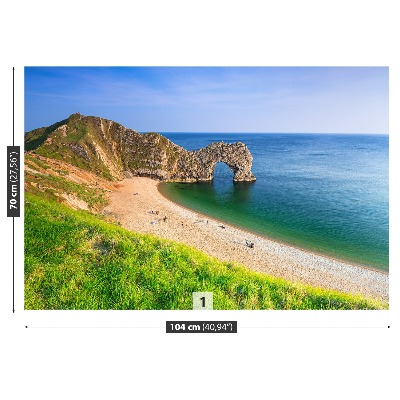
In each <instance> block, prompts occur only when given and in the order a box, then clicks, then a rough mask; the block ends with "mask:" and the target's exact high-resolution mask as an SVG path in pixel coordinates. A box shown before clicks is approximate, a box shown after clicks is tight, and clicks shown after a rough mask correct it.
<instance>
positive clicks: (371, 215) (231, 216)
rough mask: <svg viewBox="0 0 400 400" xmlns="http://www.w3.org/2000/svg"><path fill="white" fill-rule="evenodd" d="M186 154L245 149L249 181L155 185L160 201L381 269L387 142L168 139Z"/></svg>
mask: <svg viewBox="0 0 400 400" xmlns="http://www.w3.org/2000/svg"><path fill="white" fill-rule="evenodd" d="M162 134H163V135H164V136H166V137H167V138H168V139H170V140H171V141H172V142H174V143H176V144H178V145H179V146H182V147H183V148H185V149H186V150H198V149H199V148H201V147H205V146H207V145H208V144H210V143H212V142H219V141H223V142H225V143H234V142H237V141H240V142H242V143H245V144H246V145H247V147H248V149H249V150H250V152H251V154H252V156H253V166H252V172H253V173H254V175H255V176H256V178H257V180H256V181H255V182H236V183H235V182H233V173H232V172H231V170H230V169H229V167H228V166H227V165H226V164H224V163H217V165H216V167H215V172H214V179H213V181H211V182H200V183H161V185H160V186H159V190H160V192H161V194H162V195H164V196H165V197H167V198H168V199H170V200H172V201H174V202H176V203H178V204H180V205H182V206H184V207H187V208H190V209H192V210H195V211H196V212H199V213H201V214H204V215H207V216H210V217H212V218H216V219H218V220H220V221H223V222H226V223H229V224H232V225H235V226H237V227H239V228H243V229H245V230H247V231H251V232H254V233H256V234H258V235H260V236H264V237H268V238H271V239H274V240H277V241H280V242H283V243H287V244H289V245H293V246H296V247H300V248H303V249H307V250H310V251H313V252H315V253H319V254H324V255H326V256H329V257H333V258H336V259H340V260H344V261H348V262H350V263H354V264H358V265H363V266H366V267H370V268H374V269H379V270H384V271H388V270H389V180H388V179H389V178H388V175H389V174H388V169H389V165H388V158H389V157H388V155H389V136H388V135H363V134H357V135H353V134H346V135H343V134H272V133H268V134H261V133H257V134H250V133H249V134H236V133H217V134H216V133H190V132H187V133H171V132H163V133H162Z"/></svg>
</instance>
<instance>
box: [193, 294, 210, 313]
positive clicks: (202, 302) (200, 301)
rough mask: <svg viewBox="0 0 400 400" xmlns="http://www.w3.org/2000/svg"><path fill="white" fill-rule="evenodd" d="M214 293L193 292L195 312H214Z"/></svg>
mask: <svg viewBox="0 0 400 400" xmlns="http://www.w3.org/2000/svg"><path fill="white" fill-rule="evenodd" d="M212 309H213V294H212V292H193V310H212Z"/></svg>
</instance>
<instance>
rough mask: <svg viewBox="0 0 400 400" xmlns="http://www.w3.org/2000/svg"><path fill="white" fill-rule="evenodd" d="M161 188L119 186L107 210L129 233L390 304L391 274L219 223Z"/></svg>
mask: <svg viewBox="0 0 400 400" xmlns="http://www.w3.org/2000/svg"><path fill="white" fill-rule="evenodd" d="M158 184H159V182H158V181H156V180H153V179H150V178H144V177H135V178H130V179H124V180H123V181H120V182H118V183H116V184H115V185H114V190H113V191H112V193H111V194H110V204H109V205H108V206H106V207H105V208H104V210H103V212H104V213H108V214H111V215H112V216H113V217H114V218H115V219H116V220H118V221H119V222H120V224H121V226H122V227H124V228H126V229H128V230H131V231H135V232H139V233H150V234H153V235H156V236H159V237H162V238H165V239H170V240H174V241H176V242H180V243H184V244H187V245H189V246H191V247H194V248H197V249H198V250H200V251H202V252H204V253H206V254H208V255H210V256H213V257H215V258H217V259H219V260H221V261H230V262H236V263H238V264H242V265H244V266H245V267H246V268H248V269H251V270H253V271H256V272H261V273H264V274H268V275H272V276H276V277H279V278H283V279H286V280H289V281H292V282H301V283H305V284H308V285H311V286H316V287H320V288H324V289H331V290H337V291H340V292H344V293H352V294H361V295H363V296H365V297H370V298H377V299H380V300H384V301H388V300H389V276H388V273H387V272H386V271H380V270H377V269H373V268H370V267H368V266H363V265H357V264H353V263H350V262H347V261H343V260H339V259H335V258H333V257H329V256H325V255H322V254H318V253H315V252H312V251H310V250H306V249H302V248H300V247H296V246H292V245H288V244H285V243H283V242H279V241H276V240H275V239H270V238H268V237H265V236H261V235H258V234H255V233H253V232H250V231H247V230H245V229H243V228H240V227H236V226H234V225H232V224H227V223H225V222H222V221H218V220H216V219H215V218H212V217H208V216H206V215H204V214H201V213H198V212H196V211H194V210H191V209H189V208H186V207H184V206H181V205H179V204H177V203H175V202H173V201H171V200H169V199H167V198H166V197H164V196H163V195H162V194H161V193H160V192H159V190H158ZM156 211H157V212H158V214H156ZM164 217H165V219H164ZM246 240H248V241H250V242H253V243H254V248H249V247H248V246H246Z"/></svg>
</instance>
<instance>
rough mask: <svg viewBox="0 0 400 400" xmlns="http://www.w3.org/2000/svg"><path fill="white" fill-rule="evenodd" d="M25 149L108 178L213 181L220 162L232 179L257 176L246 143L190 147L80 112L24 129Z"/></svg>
mask: <svg viewBox="0 0 400 400" xmlns="http://www.w3.org/2000/svg"><path fill="white" fill-rule="evenodd" d="M25 150H26V151H32V152H35V153H36V154H39V155H43V156H45V157H49V158H53V159H57V160H61V161H66V162H68V163H70V164H72V165H75V166H77V167H80V168H84V169H86V170H88V171H91V172H94V173H96V174H97V175H99V176H101V177H104V178H106V179H109V180H120V179H123V178H124V177H132V176H148V177H152V178H155V179H159V180H168V181H180V182H197V181H209V180H212V179H213V174H214V169H215V165H216V163H217V162H223V163H225V164H227V165H228V166H229V168H230V169H231V171H232V173H233V180H234V181H254V180H255V179H256V178H255V176H254V175H253V173H252V172H251V166H252V161H253V158H252V155H251V153H250V151H249V150H248V148H247V147H246V145H245V144H243V143H240V142H237V143H233V144H226V143H223V142H216V143H212V144H210V145H208V146H207V147H205V148H202V149H200V150H196V151H187V150H185V149H184V148H182V147H180V146H178V145H176V144H174V143H173V142H171V141H170V140H168V139H167V138H166V137H164V136H162V135H160V134H158V133H147V134H141V133H139V132H137V131H135V130H133V129H128V128H125V127H124V126H122V125H120V124H118V123H116V122H113V121H110V120H107V119H104V118H99V117H91V116H88V117H87V116H83V115H80V114H72V115H71V116H70V117H69V118H67V119H66V120H63V121H60V122H57V123H56V124H53V125H51V126H49V127H45V128H39V129H35V130H33V131H30V132H28V133H26V134H25Z"/></svg>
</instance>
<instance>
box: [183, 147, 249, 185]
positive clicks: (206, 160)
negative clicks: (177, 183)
mask: <svg viewBox="0 0 400 400" xmlns="http://www.w3.org/2000/svg"><path fill="white" fill-rule="evenodd" d="M187 153H188V155H189V157H187V156H186V157H184V158H185V160H184V162H183V164H185V167H186V168H182V169H181V171H183V172H184V174H183V176H181V177H180V179H179V180H184V181H210V180H212V179H213V177H214V170H215V166H216V164H217V163H218V162H222V163H225V164H226V165H227V166H228V167H229V168H230V170H231V171H232V173H233V180H234V181H235V182H241V181H248V182H249V181H255V180H256V177H255V176H254V175H253V173H252V172H251V166H252V163H253V157H252V155H251V153H250V151H249V149H248V148H247V146H246V145H245V144H244V143H241V142H236V143H232V144H227V143H224V142H216V143H211V144H209V145H208V146H207V147H204V148H202V149H200V150H196V151H189V152H187ZM187 158H189V159H191V162H189V163H188V162H187V161H189V160H187ZM187 164H191V168H187V166H188V165H187ZM185 175H186V176H185Z"/></svg>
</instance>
